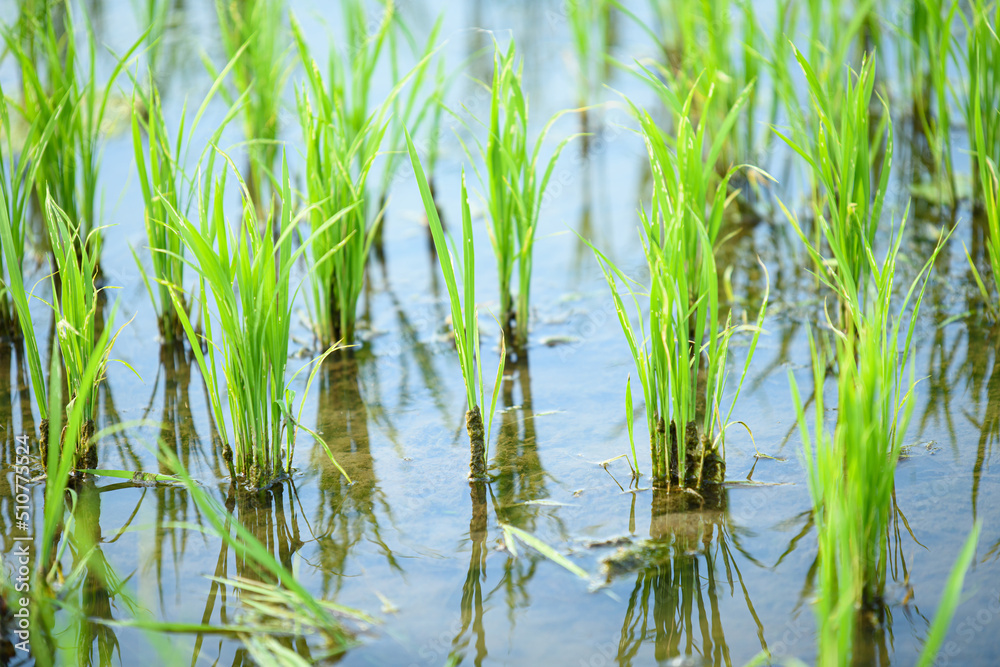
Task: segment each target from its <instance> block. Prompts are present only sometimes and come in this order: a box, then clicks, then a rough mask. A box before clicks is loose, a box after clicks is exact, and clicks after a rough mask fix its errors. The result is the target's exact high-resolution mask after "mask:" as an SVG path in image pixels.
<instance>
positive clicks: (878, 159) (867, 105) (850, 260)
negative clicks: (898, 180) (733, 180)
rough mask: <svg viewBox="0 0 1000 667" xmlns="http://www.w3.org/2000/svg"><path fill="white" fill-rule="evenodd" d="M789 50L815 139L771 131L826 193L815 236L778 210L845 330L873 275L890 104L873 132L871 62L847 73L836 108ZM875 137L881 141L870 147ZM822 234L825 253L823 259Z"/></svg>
mask: <svg viewBox="0 0 1000 667" xmlns="http://www.w3.org/2000/svg"><path fill="white" fill-rule="evenodd" d="M792 48H793V50H794V51H795V57H796V59H797V60H798V62H799V65H800V66H801V68H802V71H803V73H804V74H805V77H806V80H807V82H808V85H809V94H810V97H811V100H812V105H813V111H814V115H815V119H814V126H813V128H812V131H813V133H814V134H813V136H812V137H811V138H810V139H809V141H808V143H801V142H797V141H795V140H793V139H791V138H789V137H788V136H787V135H785V134H784V133H782V132H781V131H779V130H777V129H775V130H774V131H775V133H777V135H778V136H779V137H781V138H782V139H783V140H784V141H785V143H787V144H788V146H789V147H790V148H792V149H793V150H794V151H795V152H796V153H798V154H799V156H801V157H802V159H803V160H805V161H806V163H807V164H808V165H809V167H810V169H811V171H812V174H813V178H814V179H815V181H816V182H817V183H819V184H820V185H821V186H822V188H823V196H822V197H821V198H820V199H818V200H817V201H815V202H814V207H813V211H814V217H815V220H816V223H815V224H816V236H815V237H814V238H812V239H809V238H808V237H807V236H806V233H805V231H804V230H803V229H802V226H801V225H800V224H799V222H798V220H797V219H796V218H795V216H793V215H792V214H791V213H789V212H788V210H787V209H785V207H784V205H782V210H784V211H785V215H786V216H787V218H788V220H789V222H790V223H791V224H792V226H793V227H794V228H795V231H796V232H797V233H798V235H799V237H800V238H801V239H802V241H803V243H804V244H805V246H806V250H807V251H808V252H809V255H810V256H811V257H812V259H813V261H814V263H815V265H816V267H817V271H818V273H819V276H820V278H821V279H822V280H823V282H824V283H826V284H827V285H828V286H829V287H830V288H831V289H833V290H834V292H836V294H837V296H838V298H839V299H840V303H841V308H842V309H841V319H842V321H841V326H842V327H843V328H844V329H845V330H850V329H851V328H852V327H854V326H856V325H857V323H858V322H860V320H861V318H862V317H863V314H864V311H865V307H866V299H867V298H868V293H869V287H870V286H871V280H870V276H872V275H874V274H873V273H871V272H870V271H869V265H870V261H869V258H868V257H867V252H868V251H867V250H866V249H868V248H872V247H874V245H875V234H876V232H877V231H878V226H879V221H880V220H881V216H882V206H883V204H884V202H885V195H886V190H887V186H888V182H889V170H890V166H891V164H892V122H891V120H890V119H889V108H888V105H887V104H886V103H885V102H884V101H881V100H880V102H881V106H882V109H883V114H882V120H881V123H880V125H878V126H877V127H876V128H872V127H871V126H870V125H871V120H872V114H871V101H872V94H873V91H874V86H875V60H874V58H865V59H864V60H863V62H862V66H861V70H860V72H858V73H856V74H855V73H854V72H853V71H852V72H850V73H848V76H847V81H846V83H845V89H844V92H843V98H842V102H841V103H840V104H839V105H835V104H834V103H833V100H832V98H831V97H830V96H829V95H828V94H827V92H826V88H825V87H824V85H823V83H822V82H821V81H820V79H819V78H818V77H817V74H816V72H815V70H814V69H813V68H812V66H811V65H810V64H809V62H808V61H806V59H805V57H804V56H803V55H802V53H801V52H799V50H798V49H795V47H794V46H793V47H792ZM838 109H839V111H838ZM873 136H874V137H877V138H878V139H879V143H878V144H876V145H874V146H873V145H872V140H871V138H872V137H873ZM882 137H884V143H881V141H882ZM879 163H880V164H879ZM873 187H874V190H873V189H872V188H873ZM820 235H821V236H822V240H825V241H826V246H827V248H828V249H829V253H830V256H825V255H824V252H823V247H822V243H821V239H820Z"/></svg>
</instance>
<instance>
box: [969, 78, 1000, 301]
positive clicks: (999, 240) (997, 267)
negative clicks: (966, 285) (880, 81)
mask: <svg viewBox="0 0 1000 667" xmlns="http://www.w3.org/2000/svg"><path fill="white" fill-rule="evenodd" d="M979 85H980V82H979V80H978V79H975V80H974V81H973V89H972V90H973V93H972V94H973V99H978V98H979V96H980V95H981V92H980V89H979ZM973 107H974V108H973V132H974V133H975V135H974V136H975V143H974V144H973V145H974V146H975V149H976V165H977V166H978V173H979V183H980V184H981V189H982V197H983V209H984V213H985V215H986V228H987V230H988V234H989V238H987V239H986V254H987V257H988V258H989V261H990V267H991V268H992V273H993V281H994V283H995V284H996V285H997V286H1000V175H998V173H997V162H996V159H995V158H994V155H995V154H991V153H990V147H989V145H988V143H987V139H986V134H987V129H986V127H985V126H986V125H987V122H986V120H985V119H986V118H987V117H989V116H993V122H994V123H995V124H996V125H997V126H998V127H1000V109H997V108H994V109H993V110H989V109H986V110H984V109H983V105H982V104H979V103H974V105H973ZM965 256H966V258H967V259H968V260H969V266H970V268H971V269H972V275H973V278H975V281H976V285H977V286H978V287H979V292H980V294H982V297H983V302H984V303H985V304H986V308H987V310H988V311H989V313H990V314H991V315H992V317H993V318H994V319H996V320H1000V300H998V298H997V295H996V293H995V291H994V292H992V293H991V292H990V290H989V289H987V287H986V283H985V282H984V281H983V277H982V275H981V274H980V273H979V269H978V268H977V267H976V264H975V262H973V260H972V256H971V255H969V253H968V250H966V253H965Z"/></svg>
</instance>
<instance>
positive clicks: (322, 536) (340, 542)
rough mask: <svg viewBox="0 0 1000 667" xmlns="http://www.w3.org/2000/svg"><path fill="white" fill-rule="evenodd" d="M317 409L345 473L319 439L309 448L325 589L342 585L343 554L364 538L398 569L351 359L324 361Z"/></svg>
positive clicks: (354, 363)
mask: <svg viewBox="0 0 1000 667" xmlns="http://www.w3.org/2000/svg"><path fill="white" fill-rule="evenodd" d="M317 381H318V383H319V387H318V391H319V408H318V417H317V420H318V423H317V425H316V426H317V428H316V430H317V432H318V433H319V434H320V435H321V436H322V437H323V439H324V440H325V441H326V444H327V446H328V447H329V449H330V452H331V453H332V454H333V457H334V458H335V459H336V460H337V463H339V464H340V465H341V466H342V467H343V468H344V470H345V471H346V472H347V474H348V476H350V478H351V483H350V484H348V482H347V480H346V479H344V476H343V475H342V474H341V473H340V471H339V470H337V467H336V466H335V465H334V464H333V463H332V462H331V461H330V458H329V456H328V455H327V453H326V450H325V449H324V448H323V446H322V445H321V444H319V443H316V445H315V446H314V447H313V451H312V455H311V460H312V464H313V466H314V467H315V468H316V469H318V470H319V484H318V497H319V502H318V503H317V508H316V513H315V525H314V530H315V534H316V538H317V540H318V542H319V557H320V565H319V569H320V570H321V571H322V572H323V592H324V593H329V592H330V588H331V584H332V586H333V589H334V591H338V590H340V587H341V585H342V584H343V578H342V577H341V576H340V575H341V574H343V573H344V571H345V569H346V564H347V558H348V556H349V555H350V553H351V550H352V549H353V548H354V547H355V546H356V545H357V544H358V543H360V542H362V541H363V540H368V541H370V542H373V543H374V544H376V545H378V546H379V548H380V550H381V551H382V553H383V554H384V557H385V559H386V561H387V562H388V563H389V565H390V567H392V568H394V569H397V570H402V568H401V567H400V565H399V563H398V562H397V560H396V557H395V555H394V554H393V552H392V550H391V549H390V548H389V546H388V545H387V544H386V543H385V541H384V540H383V538H382V534H381V533H382V531H381V527H380V526H379V521H378V517H377V516H376V513H375V504H376V502H378V503H379V504H381V505H382V507H383V509H384V510H385V512H386V513H387V514H388V513H389V507H388V504H387V503H386V499H385V494H384V493H383V491H382V490H381V489H380V488H379V484H378V479H377V478H376V476H375V461H374V459H373V458H372V454H371V451H370V449H369V440H368V410H367V408H366V406H365V403H364V401H363V400H362V398H361V390H360V387H359V385H358V364H357V361H356V360H355V359H350V358H347V359H334V358H333V357H332V356H331V357H328V358H327V359H326V360H324V362H323V367H322V368H321V370H320V372H319V375H318V380H317Z"/></svg>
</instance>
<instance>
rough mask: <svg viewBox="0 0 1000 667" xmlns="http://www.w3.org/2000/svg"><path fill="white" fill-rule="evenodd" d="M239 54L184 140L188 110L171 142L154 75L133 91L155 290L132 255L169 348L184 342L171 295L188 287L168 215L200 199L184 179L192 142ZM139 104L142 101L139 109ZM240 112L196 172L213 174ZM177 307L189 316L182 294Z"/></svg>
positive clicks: (226, 121) (213, 138)
mask: <svg viewBox="0 0 1000 667" xmlns="http://www.w3.org/2000/svg"><path fill="white" fill-rule="evenodd" d="M240 53H241V51H240V52H237V54H236V55H235V56H234V60H231V61H230V62H229V64H228V65H227V66H226V68H225V69H223V71H222V72H221V73H220V74H219V75H218V76H217V77H216V79H215V82H214V83H213V85H212V87H211V89H210V90H209V92H208V94H207V95H206V96H205V99H204V100H203V101H202V103H201V106H200V108H199V109H198V112H197V113H196V114H195V117H194V120H193V121H192V123H191V126H190V128H187V137H186V141H185V127H186V120H187V107H186V106H185V108H184V111H183V112H182V113H181V120H180V126H179V128H178V131H177V135H176V138H174V139H171V134H170V129H169V128H168V127H167V122H166V119H165V118H164V116H163V106H162V103H161V101H160V92H159V90H158V89H157V87H156V84H155V83H153V80H152V76H150V83H149V87H148V89H143V88H141V87H140V86H139V85H138V84H136V87H135V89H134V91H133V96H132V147H133V151H134V154H135V163H136V169H137V170H138V174H139V184H140V186H141V187H142V199H143V203H144V204H145V210H144V212H143V213H144V214H143V222H144V223H145V227H146V239H147V241H148V244H149V249H150V254H151V262H152V274H153V281H154V282H155V284H156V289H155V290H154V288H153V286H152V284H151V282H150V280H149V276H148V275H147V273H146V270H145V268H144V267H143V265H142V262H141V260H140V259H139V256H138V255H137V254H136V253H135V250H133V251H132V254H133V257H134V258H135V262H136V265H137V266H138V268H139V272H140V274H141V275H142V279H143V283H144V284H145V285H146V290H147V291H148V292H149V297H150V300H151V301H152V302H153V307H154V308H155V309H156V319H157V325H158V326H159V330H160V336H161V337H162V338H163V340H164V342H166V343H172V342H174V341H178V340H183V339H184V330H183V327H182V326H181V323H180V319H179V318H178V316H177V314H176V313H175V312H174V303H173V299H172V298H171V291H172V290H174V289H175V288H177V287H180V288H181V289H183V286H184V244H183V243H182V242H181V237H180V235H179V234H178V232H177V229H176V227H175V225H174V218H172V217H171V216H170V213H169V211H170V210H171V209H173V210H175V211H185V212H186V211H188V210H189V208H190V206H191V203H192V200H193V199H194V196H195V195H196V193H195V191H194V190H195V188H194V184H193V182H192V179H190V178H189V177H188V176H187V175H186V174H185V172H184V167H183V165H184V161H185V159H186V158H187V152H188V150H189V148H190V143H191V137H192V135H193V134H194V132H195V130H196V129H197V127H198V123H199V121H200V120H201V118H202V116H203V114H204V113H205V110H206V108H207V107H208V104H209V102H210V101H211V100H212V99H213V97H214V96H215V94H216V93H217V92H218V91H219V90H220V88H221V86H222V83H223V80H224V79H225V77H226V75H227V74H228V73H229V71H230V70H231V69H232V68H233V67H234V66H235V65H236V62H237V60H238V59H239V57H240ZM137 99H138V100H141V104H140V103H139V102H138V101H137ZM239 109H240V105H239V104H236V105H233V106H232V107H231V108H230V110H229V113H228V114H227V115H226V116H225V118H224V119H223V121H222V123H220V125H219V127H218V128H217V129H216V130H215V132H214V133H213V134H212V136H211V137H210V139H209V141H208V143H207V145H206V146H205V148H204V150H203V151H202V153H201V155H200V156H199V159H198V164H197V167H199V168H200V167H201V164H202V162H205V171H206V172H207V173H208V174H212V173H213V171H214V164H215V156H216V152H215V151H214V150H213V149H212V146H215V145H216V144H217V143H218V140H219V137H220V136H221V134H222V131H223V130H224V129H225V127H226V126H227V125H228V124H229V122H230V120H232V118H233V116H234V115H235V114H236V113H237V112H238V111H239ZM143 130H145V137H146V141H145V142H143V134H144V133H143ZM210 191H211V182H210V181H209V183H208V187H207V188H205V192H206V193H207V192H210ZM177 302H178V303H179V304H180V305H181V307H183V308H184V309H185V312H186V313H188V316H189V317H190V305H189V304H188V303H187V300H186V299H185V297H184V295H183V294H180V295H179V296H178V299H177Z"/></svg>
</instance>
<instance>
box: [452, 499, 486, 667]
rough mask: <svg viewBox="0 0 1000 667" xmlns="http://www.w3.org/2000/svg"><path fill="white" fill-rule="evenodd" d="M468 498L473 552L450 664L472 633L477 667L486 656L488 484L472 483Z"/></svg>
mask: <svg viewBox="0 0 1000 667" xmlns="http://www.w3.org/2000/svg"><path fill="white" fill-rule="evenodd" d="M469 497H470V498H471V499H472V519H470V521H469V542H471V544H472V553H471V555H470V557H469V571H468V574H466V576H465V583H463V584H462V610H461V619H462V625H461V629H460V630H459V632H458V635H457V636H456V637H455V639H453V640H452V642H451V646H452V650H451V654H450V655H449V656H448V664H458V662H461V660H462V656H464V655H465V653H466V650H467V648H468V646H469V641H470V639H471V637H470V636H469V630H470V628H471V630H472V635H474V636H475V643H476V657H475V660H474V661H473V664H474V665H476V667H479V665H482V664H483V661H484V660H485V659H486V654H487V652H486V629H485V627H484V626H483V582H484V581H485V580H486V535H487V530H486V524H487V507H486V484H485V483H484V482H471V483H470V484H469Z"/></svg>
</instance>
